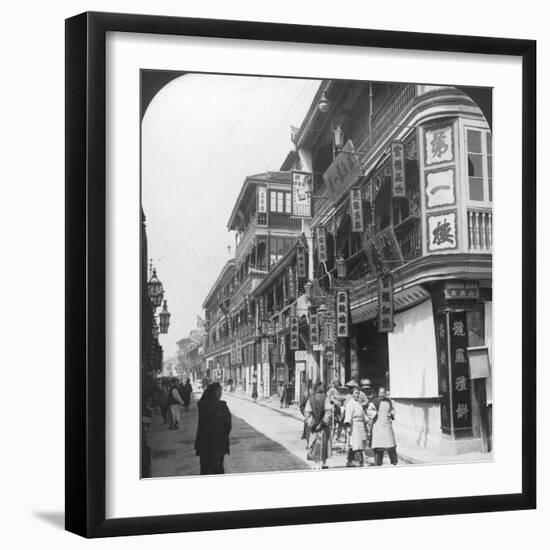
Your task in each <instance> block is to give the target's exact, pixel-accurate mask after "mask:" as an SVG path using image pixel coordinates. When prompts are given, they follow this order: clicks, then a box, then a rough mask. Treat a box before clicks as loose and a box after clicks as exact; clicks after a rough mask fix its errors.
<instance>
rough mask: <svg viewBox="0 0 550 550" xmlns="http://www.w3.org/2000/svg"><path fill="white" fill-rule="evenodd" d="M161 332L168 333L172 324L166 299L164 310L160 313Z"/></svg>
mask: <svg viewBox="0 0 550 550" xmlns="http://www.w3.org/2000/svg"><path fill="white" fill-rule="evenodd" d="M159 322H160V333H161V334H168V327H169V326H170V312H169V311H168V304H167V302H166V300H164V304H163V306H162V311H161V312H160V313H159Z"/></svg>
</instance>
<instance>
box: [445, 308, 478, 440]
mask: <svg viewBox="0 0 550 550" xmlns="http://www.w3.org/2000/svg"><path fill="white" fill-rule="evenodd" d="M449 336H450V340H451V345H450V349H451V357H450V358H449V359H450V362H451V377H452V378H451V388H450V389H451V392H452V401H451V402H452V406H453V411H452V414H453V427H454V431H455V432H456V431H457V430H470V429H471V427H472V403H471V397H470V371H469V368H468V353H467V348H468V333H467V330H466V313H465V312H463V311H462V312H460V313H451V314H450V315H449Z"/></svg>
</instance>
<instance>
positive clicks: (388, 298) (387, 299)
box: [378, 273, 393, 332]
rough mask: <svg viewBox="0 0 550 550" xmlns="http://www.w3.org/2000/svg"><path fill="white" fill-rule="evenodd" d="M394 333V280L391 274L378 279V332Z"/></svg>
mask: <svg viewBox="0 0 550 550" xmlns="http://www.w3.org/2000/svg"><path fill="white" fill-rule="evenodd" d="M392 331H393V278H392V276H391V275H390V274H389V273H386V274H383V275H382V276H381V277H380V278H379V279H378V332H392Z"/></svg>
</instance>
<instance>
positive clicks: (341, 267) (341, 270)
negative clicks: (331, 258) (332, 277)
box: [336, 254, 348, 279]
mask: <svg viewBox="0 0 550 550" xmlns="http://www.w3.org/2000/svg"><path fill="white" fill-rule="evenodd" d="M336 272H337V273H338V278H339V279H345V277H346V275H347V274H348V269H347V266H346V260H344V258H343V256H342V255H341V254H340V256H338V258H336Z"/></svg>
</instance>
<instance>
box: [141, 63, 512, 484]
mask: <svg viewBox="0 0 550 550" xmlns="http://www.w3.org/2000/svg"><path fill="white" fill-rule="evenodd" d="M365 77H366V78H368V75H365ZM136 93H139V96H140V107H141V118H140V121H139V123H140V162H141V165H140V178H141V181H140V189H141V195H140V197H141V204H140V207H141V211H140V212H139V213H136V223H139V224H140V232H141V241H140V242H141V247H140V254H141V256H140V268H141V273H140V280H141V295H140V296H136V300H139V301H140V304H141V306H140V316H141V318H140V330H141V340H140V341H141V350H140V365H139V366H138V365H135V370H134V372H135V376H136V377H137V376H139V377H140V391H141V395H140V403H141V411H140V415H139V422H140V423H141V457H140V464H141V477H142V478H170V477H180V476H195V475H224V474H225V475H232V474H254V473H266V472H271V473H277V472H278V473H280V475H284V473H285V472H291V471H297V470H319V471H323V470H332V469H335V468H339V469H347V468H386V467H387V468H394V467H412V466H417V465H423V466H429V465H432V464H433V465H436V464H438V465H441V464H450V463H460V464H465V463H481V462H491V461H492V460H493V445H494V444H496V445H499V444H501V443H503V442H500V441H498V442H494V441H493V437H492V432H493V430H492V416H493V405H494V403H493V375H494V370H495V365H494V364H493V349H492V348H493V331H492V325H493V307H492V306H493V298H492V287H493V255H492V249H493V192H494V189H498V183H496V185H495V182H494V181H493V174H492V163H493V146H492V143H493V137H492V136H493V134H492V107H493V90H492V89H491V88H489V87H473V86H460V85H453V84H452V83H437V84H434V83H428V84H426V83H418V82H391V81H388V82H384V81H377V80H372V81H371V80H342V79H328V78H323V79H319V80H314V79H310V78H297V77H294V78H288V77H283V76H265V75H253V74H251V75H246V74H216V73H199V72H187V71H185V70H184V69H181V70H179V69H174V70H170V71H168V70H157V69H155V70H152V69H147V68H142V69H141V71H140V89H139V90H136ZM497 195H498V192H497ZM136 412H137V411H136ZM137 420H138V419H137V416H136V421H137ZM312 475H318V476H323V475H324V474H323V473H321V472H320V473H318V474H312ZM319 482H320V483H323V482H324V481H323V478H322V477H320V478H319ZM350 482H351V478H350Z"/></svg>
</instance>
